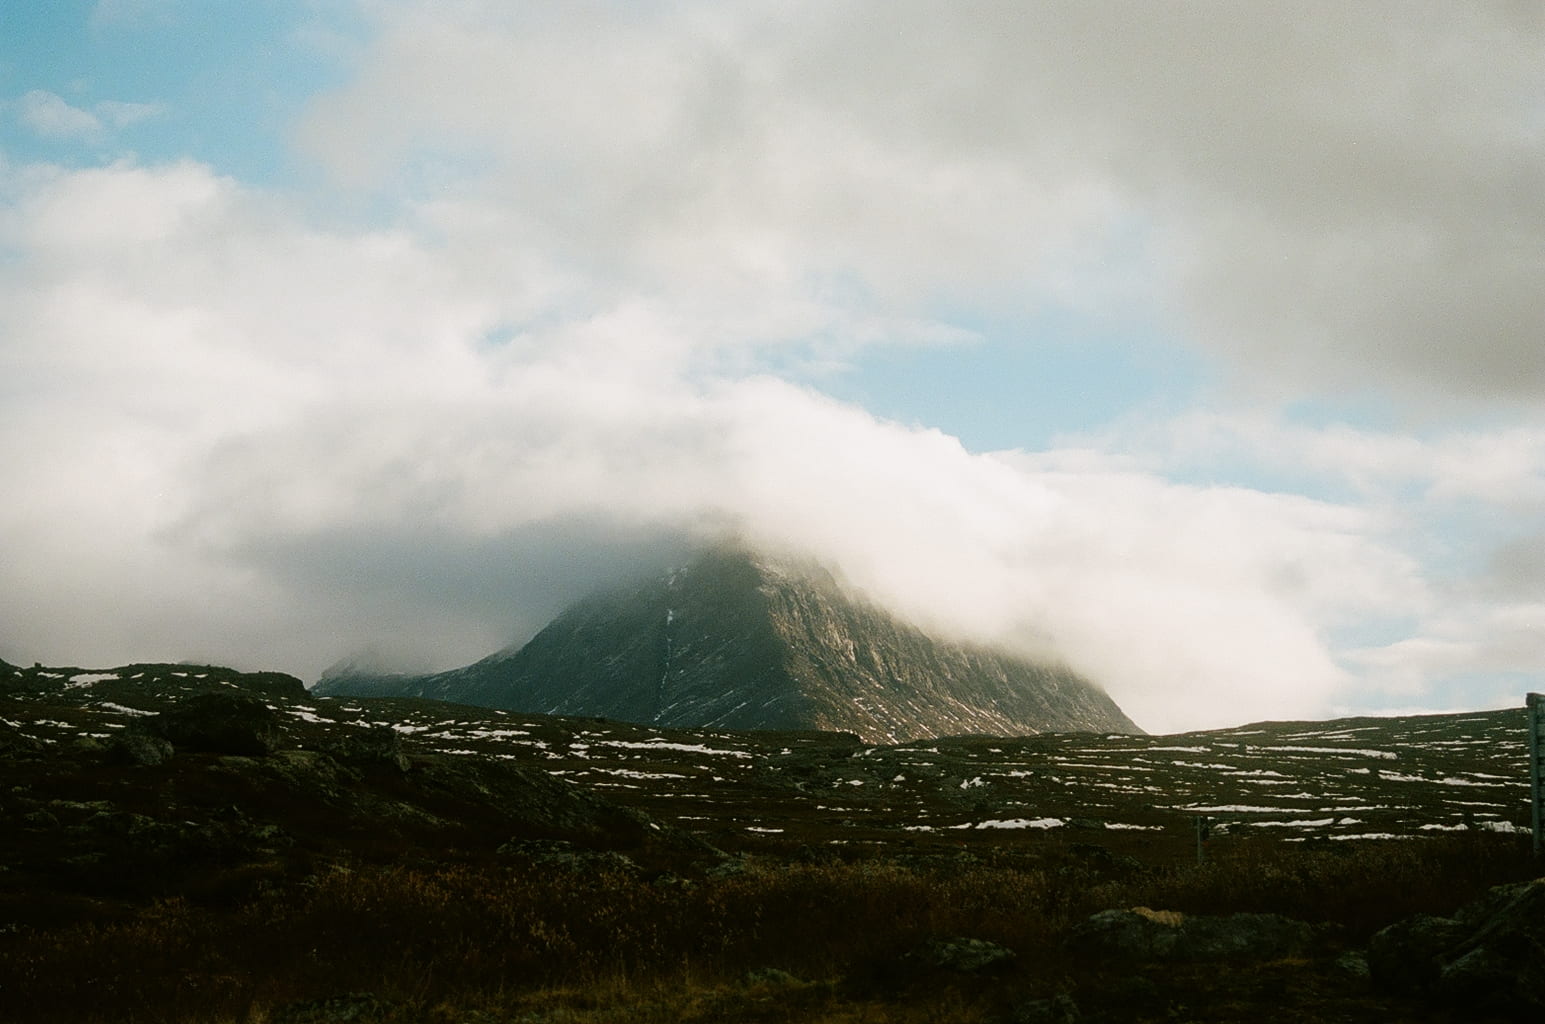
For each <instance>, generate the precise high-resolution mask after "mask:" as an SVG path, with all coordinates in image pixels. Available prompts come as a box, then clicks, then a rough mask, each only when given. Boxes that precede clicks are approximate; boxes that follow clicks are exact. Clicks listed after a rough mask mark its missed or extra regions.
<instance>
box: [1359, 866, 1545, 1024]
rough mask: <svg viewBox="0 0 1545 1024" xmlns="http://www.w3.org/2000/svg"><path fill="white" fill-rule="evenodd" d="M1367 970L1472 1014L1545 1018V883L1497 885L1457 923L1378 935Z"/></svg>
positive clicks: (1439, 921) (1397, 928)
mask: <svg viewBox="0 0 1545 1024" xmlns="http://www.w3.org/2000/svg"><path fill="white" fill-rule="evenodd" d="M1368 964H1369V967H1370V969H1371V970H1372V973H1373V978H1374V980H1375V981H1376V982H1377V983H1378V984H1379V985H1380V986H1382V987H1385V988H1390V989H1397V990H1402V991H1414V992H1420V993H1425V994H1428V995H1429V996H1432V997H1436V998H1437V999H1439V1000H1441V1001H1442V1002H1445V1003H1448V1004H1450V1005H1452V1006H1455V1007H1460V1008H1462V1009H1463V1010H1464V1011H1465V1012H1471V1013H1477V1014H1489V1015H1492V1016H1497V1017H1503V1018H1510V1019H1517V1020H1539V1019H1541V1017H1542V1016H1545V879H1537V880H1535V881H1533V882H1520V883H1517V884H1514V885H1504V886H1498V887H1497V888H1494V889H1492V890H1491V892H1490V893H1488V894H1487V895H1486V896H1485V897H1484V898H1483V899H1480V900H1478V901H1476V902H1475V903H1472V904H1470V905H1468V906H1466V907H1464V908H1462V909H1461V910H1460V911H1459V912H1458V913H1457V914H1455V915H1454V916H1453V917H1452V918H1445V917H1432V916H1430V915H1417V916H1415V917H1412V918H1408V919H1406V920H1404V921H1400V922H1397V923H1396V924H1393V925H1391V926H1390V927H1388V928H1385V929H1384V930H1383V931H1381V932H1379V933H1378V934H1376V935H1375V936H1374V937H1373V939H1372V940H1371V941H1370V942H1369V944H1368Z"/></svg>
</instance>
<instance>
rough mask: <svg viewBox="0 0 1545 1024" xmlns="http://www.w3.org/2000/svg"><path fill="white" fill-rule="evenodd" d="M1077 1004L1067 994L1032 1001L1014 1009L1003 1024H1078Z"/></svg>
mask: <svg viewBox="0 0 1545 1024" xmlns="http://www.w3.org/2000/svg"><path fill="white" fill-rule="evenodd" d="M1079 1019H1080V1014H1079V1012H1078V1004H1077V1003H1075V1002H1074V1001H1073V997H1072V996H1070V995H1068V994H1067V993H1063V994H1061V995H1057V996H1053V997H1052V998H1050V999H1032V1000H1031V1001H1030V1002H1028V1003H1024V1004H1022V1005H1020V1006H1018V1007H1016V1008H1015V1009H1014V1012H1013V1013H1011V1014H1009V1016H1008V1017H1006V1018H1004V1024H1078V1021H1079Z"/></svg>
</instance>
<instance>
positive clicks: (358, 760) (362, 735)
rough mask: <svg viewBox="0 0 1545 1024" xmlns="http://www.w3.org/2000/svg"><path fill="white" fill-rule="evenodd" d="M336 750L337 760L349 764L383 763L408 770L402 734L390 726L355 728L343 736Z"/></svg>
mask: <svg viewBox="0 0 1545 1024" xmlns="http://www.w3.org/2000/svg"><path fill="white" fill-rule="evenodd" d="M336 752H337V756H338V760H340V761H345V762H348V763H351V764H385V765H391V766H392V767H393V768H396V769H397V770H398V771H403V772H405V771H407V770H408V755H407V754H406V753H405V752H404V751H403V749H402V734H401V733H399V732H398V731H397V730H396V729H393V728H392V727H391V726H377V727H373V728H366V729H356V730H354V731H353V732H351V733H350V734H349V735H347V736H345V737H344V738H343V740H342V741H341V742H340V743H339V744H338V745H337V751H336Z"/></svg>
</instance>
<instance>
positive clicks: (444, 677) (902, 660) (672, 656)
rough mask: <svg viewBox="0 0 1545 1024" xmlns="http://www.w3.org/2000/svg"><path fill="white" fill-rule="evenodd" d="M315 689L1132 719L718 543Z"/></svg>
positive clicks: (779, 715) (556, 704)
mask: <svg viewBox="0 0 1545 1024" xmlns="http://www.w3.org/2000/svg"><path fill="white" fill-rule="evenodd" d="M314 692H315V693H317V694H318V695H322V696H343V695H359V696H412V697H427V698H432V699H438V700H448V701H452V702H456V703H463V704H472V705H477V706H483V707H494V708H503V709H506V710H512V711H526V712H535V713H542V714H557V715H579V716H600V717H606V718H615V719H618V720H621V721H628V722H636V723H640V724H652V725H661V726H671V727H684V728H698V727H701V728H734V729H815V730H824V731H835V732H851V733H854V734H856V735H858V736H860V737H862V738H863V739H864V740H865V741H868V742H898V741H904V740H912V739H922V738H929V737H934V736H943V735H961V734H984V735H1000V736H1005V735H1031V734H1036V733H1042V732H1069V731H1075V732H1076V731H1083V732H1119V733H1138V732H1141V731H1142V730H1141V729H1139V728H1138V726H1137V725H1136V724H1135V723H1133V722H1132V721H1131V719H1130V718H1128V717H1127V716H1126V715H1125V713H1123V712H1122V711H1121V709H1120V708H1119V707H1117V705H1116V704H1115V702H1114V701H1113V700H1111V698H1110V697H1109V696H1108V695H1107V694H1105V693H1104V692H1103V691H1102V690H1100V689H1099V688H1098V687H1097V686H1095V685H1094V684H1093V683H1091V682H1090V681H1088V680H1086V679H1084V678H1083V677H1081V676H1079V675H1077V674H1076V673H1074V672H1073V671H1071V670H1070V669H1067V668H1065V667H1062V666H1057V665H1047V664H1039V663H1036V662H1032V661H1030V660H1028V659H1025V658H1019V657H1015V656H1012V655H1008V654H1004V653H1001V652H997V651H993V650H990V649H988V648H986V647H982V646H978V645H972V644H966V643H960V642H954V641H946V640H941V639H938V638H935V637H932V636H930V635H928V634H927V633H925V632H924V631H923V630H921V629H919V628H918V627H916V626H913V625H911V624H909V623H906V622H904V621H902V620H901V619H899V618H897V617H896V616H894V615H891V614H890V613H889V612H886V611H884V610H883V609H881V608H880V607H878V606H877V605H874V604H872V603H870V602H868V601H865V600H862V599H860V598H856V597H854V596H852V595H850V594H848V593H847V592H846V591H845V590H844V588H843V587H842V586H841V585H840V584H839V583H838V581H837V580H836V578H835V577H833V576H832V574H831V573H830V572H829V571H827V570H826V569H824V568H822V567H821V566H819V565H817V564H815V563H813V562H809V561H795V560H786V559H776V558H771V557H768V556H765V555H756V554H753V553H751V552H748V551H747V550H745V549H743V548H738V547H729V546H721V547H716V548H711V549H709V550H707V551H705V552H703V553H701V554H700V555H699V556H698V557H697V558H696V559H695V560H694V561H692V562H691V563H689V564H688V565H686V566H684V567H681V568H677V569H674V570H671V571H669V572H667V573H665V574H663V575H661V576H659V577H656V578H655V579H652V580H648V581H645V582H643V583H639V584H636V585H634V586H631V587H623V588H617V589H613V590H609V591H602V592H598V593H595V594H592V595H590V596H588V597H586V598H583V599H582V600H580V601H578V602H576V603H574V604H573V605H570V606H569V608H567V609H566V610H564V611H563V612H562V613H561V614H559V615H558V616H557V618H555V619H554V620H553V621H552V622H551V623H549V624H548V625H547V626H546V627H544V628H543V629H542V630H541V631H540V632H538V633H537V634H536V636H534V637H533V638H532V639H531V640H529V641H528V642H526V643H525V644H523V645H520V646H518V647H509V648H505V649H504V650H501V651H498V652H495V653H494V654H491V655H489V656H488V657H486V658H483V659H481V660H480V661H477V662H474V663H473V664H471V665H467V666H464V667H462V668H457V669H451V670H449V671H445V672H438V673H430V674H425V675H383V674H372V673H360V672H353V671H349V670H348V669H347V667H340V668H338V669H334V670H329V672H328V673H327V674H324V676H323V678H322V679H321V680H319V682H318V684H317V686H316V688H315V690H314Z"/></svg>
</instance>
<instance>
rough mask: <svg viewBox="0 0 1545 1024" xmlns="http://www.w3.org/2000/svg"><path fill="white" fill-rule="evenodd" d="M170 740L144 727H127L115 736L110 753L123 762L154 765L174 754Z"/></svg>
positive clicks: (161, 762) (147, 765)
mask: <svg viewBox="0 0 1545 1024" xmlns="http://www.w3.org/2000/svg"><path fill="white" fill-rule="evenodd" d="M173 752H174V751H173V747H172V743H171V741H170V740H168V739H167V738H166V737H164V736H157V735H156V734H155V733H152V732H148V731H146V730H143V729H135V728H131V729H125V730H124V731H123V732H121V733H119V734H118V735H117V736H114V737H113V742H112V744H111V745H110V749H109V751H108V753H109V755H110V756H111V757H112V758H113V759H114V760H115V761H118V762H120V763H123V764H133V765H141V766H144V767H152V766H154V765H158V764H163V763H165V762H166V761H167V760H169V759H170V758H171V756H172V754H173Z"/></svg>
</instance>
